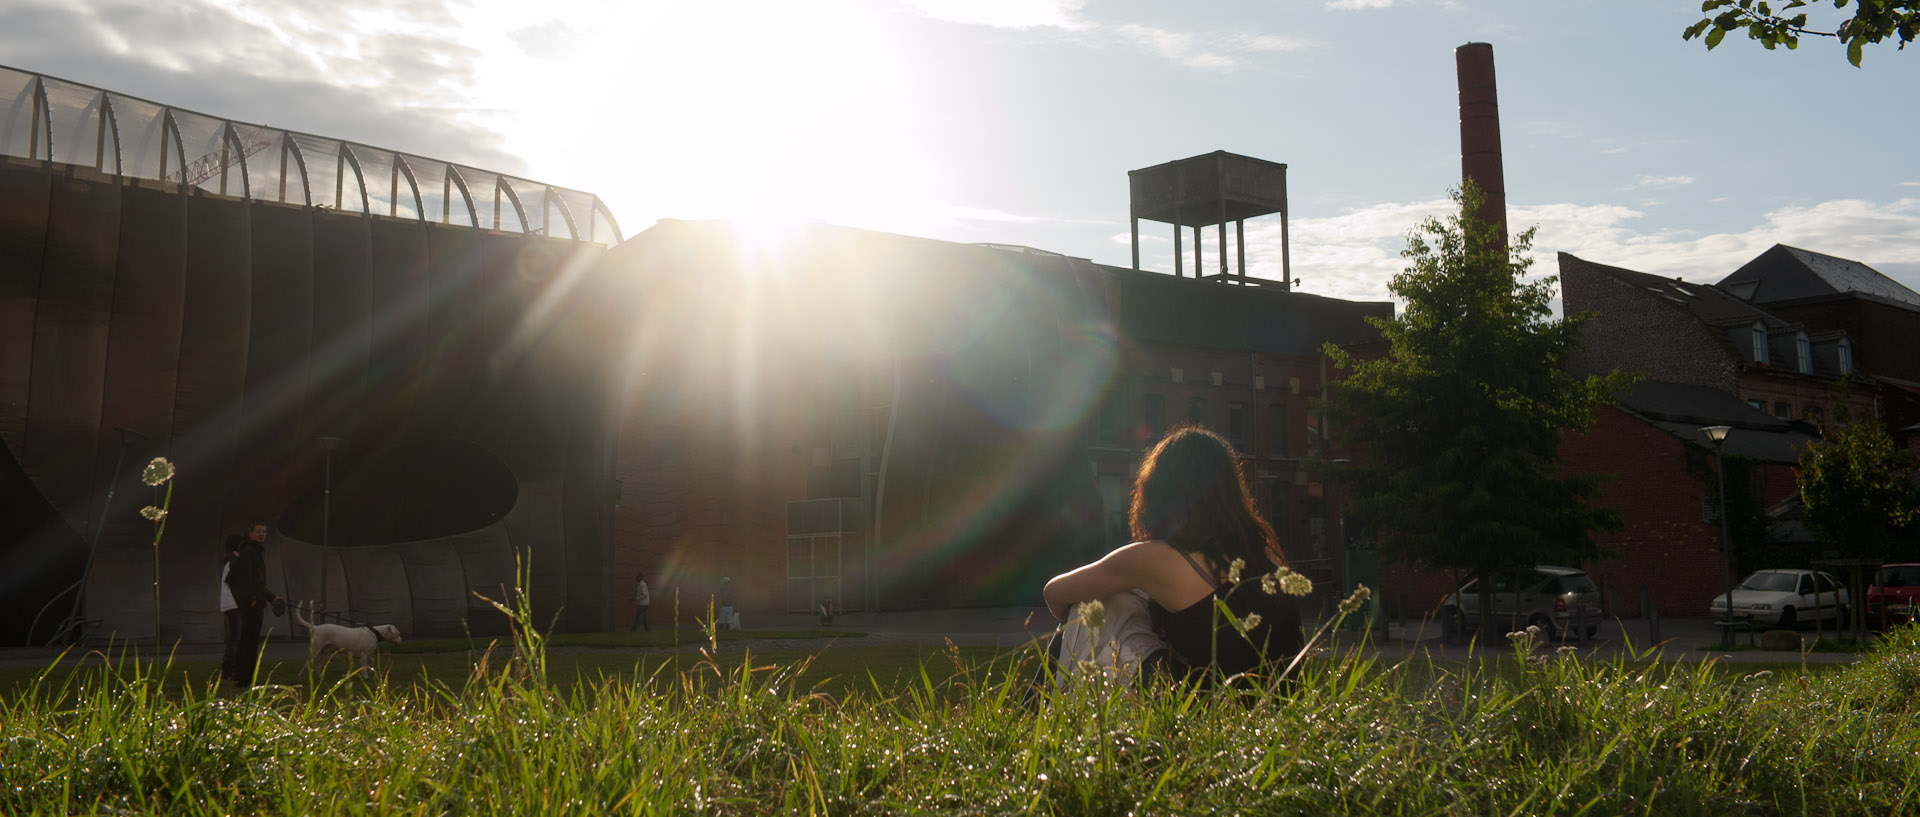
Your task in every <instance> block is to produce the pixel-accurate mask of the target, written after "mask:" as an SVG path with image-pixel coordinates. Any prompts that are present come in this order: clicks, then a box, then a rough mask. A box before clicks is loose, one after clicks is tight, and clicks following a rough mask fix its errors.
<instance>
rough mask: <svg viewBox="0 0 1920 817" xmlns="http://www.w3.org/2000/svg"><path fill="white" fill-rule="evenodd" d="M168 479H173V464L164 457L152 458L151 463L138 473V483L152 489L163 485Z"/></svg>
mask: <svg viewBox="0 0 1920 817" xmlns="http://www.w3.org/2000/svg"><path fill="white" fill-rule="evenodd" d="M170 479H173V463H171V462H168V461H167V458H166V457H154V458H153V462H149V463H147V467H146V468H144V469H142V470H141V471H140V481H141V482H144V483H146V484H148V485H152V486H154V487H159V486H161V485H165V484H167V480H170Z"/></svg>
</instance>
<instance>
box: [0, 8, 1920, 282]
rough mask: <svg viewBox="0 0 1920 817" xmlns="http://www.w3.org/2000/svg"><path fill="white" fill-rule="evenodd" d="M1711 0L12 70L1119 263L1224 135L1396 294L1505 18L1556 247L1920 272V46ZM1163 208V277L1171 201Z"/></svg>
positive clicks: (62, 12)
mask: <svg viewBox="0 0 1920 817" xmlns="http://www.w3.org/2000/svg"><path fill="white" fill-rule="evenodd" d="M1695 8H1697V4H1694V3H1689V2H1652V0H1551V1H1550V2H1549V1H1544V0H1486V1H1485V2H1482V1H1481V0H1331V1H1330V2H1329V1H1328V0H1182V1H1181V2H1166V1H1165V0H1162V1H1161V2H1146V1H1145V0H804V2H803V1H802V0H771V1H769V2H723V1H722V0H682V1H680V2H654V1H653V0H541V2H526V1H525V0H522V2H512V3H505V2H494V0H468V1H465V2H463V1H462V0H406V2H378V1H377V0H333V1H331V2H329V0H168V2H165V3H150V2H146V0H6V2H4V3H0V64H6V65H11V66H13V67H15V68H20V69H24V70H28V71H35V72H40V73H44V74H48V75H52V76H56V77H60V78H64V79H68V80H73V81H76V82H82V83H86V84H90V85H95V86H99V87H104V88H108V89H112V90H115V91H119V92H122V93H127V94H131V95H134V96H140V97H145V98H147V99H151V100H155V101H158V102H163V103H167V104H172V105H177V106H180V107H183V108H189V109H193V110H197V111H201V112H203V113H208V114H214V115H217V116H223V117H228V118H232V119H235V120H239V121H243V122H249V123H256V124H265V125H271V126H275V127H281V128H287V129H292V130H299V131H305V132H309V133H315V134H320V135H325V136H330V137H335V138H340V139H346V140H351V141H356V142H361V143H365V144H371V145H377V146H380V147H385V148H392V149H395V150H401V151H405V152H409V153H415V154H419V155H423V156H428V157H433V158H437V159H442V160H447V161H453V162H458V163H461V164H466V165H471V166H475V167H480V168H485V169H489V170H495V171H500V172H506V173H511V174H514V175H517V176H522V177H525V178H530V179H535V180H539V181H542V182H546V183H550V184H555V185H560V186H563V187H572V188H578V189H582V190H587V191H590V192H593V193H596V194H598V195H599V196H600V197H601V198H602V199H604V200H605V202H606V203H607V205H608V206H609V208H610V209H611V210H612V212H613V213H614V215H615V217H616V218H618V219H619V221H620V225H621V227H622V229H623V230H624V231H625V232H626V233H627V234H628V235H632V234H634V233H637V232H639V231H642V230H645V229H646V228H647V227H648V226H650V225H652V224H653V223H655V222H656V221H658V220H659V219H662V218H738V219H749V220H753V221H756V222H768V221H773V222H778V221H782V220H791V219H811V220H820V221H826V222H831V223H835V224H843V225H847V226H853V227H861V228H867V229H874V230H883V231H888V232H898V233H906V234H910V235H918V236H925V237H930V238H938V239H944V240H950V241H961V242H992V243H1000V244H1019V245H1026V246H1030V247H1035V248H1039V249H1043V250H1049V251H1053V252H1059V253H1064V254H1067V255H1071V256H1078V257H1083V258H1090V259H1092V260H1094V261H1097V262H1101V263H1107V264H1114V265H1119V266H1126V265H1129V264H1130V263H1131V260H1130V249H1129V246H1130V234H1129V226H1128V202H1127V176H1126V173H1127V171H1129V170H1134V169H1138V168H1142V167H1147V166H1150V165H1155V164H1160V163H1162V162H1167V161H1171V160H1175V159H1181V158H1186V157H1189V156H1195V155H1199V154H1203V153H1208V152H1212V151H1215V150H1227V151H1231V152H1234V153H1240V154H1244V155H1247V156H1253V157H1257V158H1261V159H1266V160H1269V161H1274V162H1284V163H1286V164H1287V165H1288V196H1289V201H1290V204H1291V207H1292V212H1291V213H1290V215H1289V219H1290V222H1289V225H1288V226H1289V228H1290V240H1291V242H1290V243H1291V262H1292V269H1293V272H1294V276H1295V277H1296V278H1298V279H1299V289H1300V290H1301V291H1305V292H1312V293H1315V294H1320V295H1328V296H1334V297H1341V298H1353V299H1363V300H1388V299H1390V297H1391V296H1390V295H1389V293H1388V290H1387V282H1388V280H1389V279H1390V278H1391V277H1392V275H1393V274H1394V273H1395V272H1397V271H1399V270H1400V269H1401V267H1402V266H1403V263H1404V262H1403V260H1402V259H1401V258H1400V251H1401V250H1402V249H1404V248H1405V247H1406V243H1407V238H1406V237H1407V233H1408V231H1409V230H1412V229H1414V228H1415V227H1416V226H1417V225H1418V224H1419V223H1420V221H1421V220H1422V219H1424V218H1427V217H1429V216H1434V215H1440V214H1443V213H1444V212H1446V210H1447V207H1448V202H1447V195H1448V191H1449V189H1450V188H1452V187H1454V186H1456V185H1458V183H1459V179H1460V164H1459V154H1460V147H1459V118H1458V88H1457V84H1456V79H1455V73H1454V60H1453V49H1454V48H1455V47H1456V46H1459V45H1461V44H1463V43H1467V42H1487V43H1491V44H1492V45H1493V50H1494V59H1495V63H1496V70H1497V74H1498V82H1499V105H1500V117H1501V131H1502V147H1503V149H1504V153H1505V178H1506V187H1507V196H1508V205H1509V214H1508V220H1509V223H1510V224H1513V225H1515V226H1516V227H1527V226H1537V227H1538V234H1537V236H1536V238H1535V241H1534V251H1533V256H1534V257H1535V258H1536V259H1537V262H1538V263H1537V264H1536V265H1535V267H1534V268H1533V272H1534V273H1536V274H1553V273H1554V272H1555V266H1554V258H1555V254H1556V253H1559V252H1568V253H1572V254H1574V255H1578V256H1580V257H1581V258H1584V259H1587V260H1589V261H1594V262H1598V263H1602V264H1609V265H1613V266H1621V267H1626V268H1629V269H1635V270H1639V271H1643V272H1649V273H1655V274H1660V275H1668V276H1676V277H1680V278H1684V279H1686V280H1689V281H1715V280H1718V279H1720V278H1721V277H1724V276H1725V275H1727V274H1729V273H1731V272H1733V271H1734V270H1735V269H1736V268H1738V267H1739V266H1740V265H1741V264H1743V263H1745V262H1746V261H1748V260H1750V259H1752V258H1753V257H1754V256H1757V255H1759V254H1760V253H1761V252H1762V251H1764V250H1766V249H1767V248H1768V247H1770V246H1772V245H1774V244H1776V243H1784V244H1788V245H1792V246H1796V247H1801V248H1804V249H1809V250H1814V251H1816V252H1823V253H1828V254H1831V255H1837V256H1840V257H1843V258H1850V259H1853V260H1857V261H1861V262H1864V263H1867V264H1869V265H1871V266H1873V267H1875V268H1876V269H1878V270H1880V271H1881V272H1883V273H1885V274H1887V275H1889V276H1891V277H1893V278H1894V279H1896V280H1898V281H1900V282H1902V283H1904V284H1906V285H1907V286H1909V287H1912V288H1914V289H1920V151H1916V150H1915V147H1914V146H1915V145H1916V144H1920V137H1916V133H1920V104H1917V103H1920V92H1916V91H1915V89H1916V88H1920V53H1914V51H1913V50H1912V49H1909V50H1908V51H1906V52H1901V51H1896V50H1894V49H1892V48H1890V47H1880V48H1870V49H1869V50H1868V51H1867V54H1866V59H1865V61H1864V64H1863V67H1862V68H1858V69H1856V68H1854V67H1852V66H1851V65H1849V64H1848V63H1847V61H1846V58H1845V55H1844V50H1843V49H1842V48H1840V47H1839V46H1837V45H1836V44H1834V43H1833V42H1832V41H1831V40H1817V39H1808V40H1806V41H1804V42H1803V44H1802V45H1801V47H1800V48H1799V49H1798V50H1796V51H1787V50H1785V49H1781V50H1778V51H1773V52H1768V51H1765V50H1763V49H1761V48H1760V47H1759V46H1758V45H1757V44H1754V43H1751V42H1749V41H1747V40H1745V39H1744V38H1740V37H1738V36H1737V35H1736V36H1734V37H1729V38H1728V39H1727V40H1726V42H1725V43H1723V44H1722V45H1721V46H1720V47H1719V49H1717V50H1715V51H1713V52H1712V53H1709V52H1708V51H1707V50H1706V49H1705V47H1704V46H1703V45H1702V44H1701V43H1700V42H1699V41H1692V42H1686V41H1683V40H1682V39H1681V36H1680V34H1681V31H1682V30H1683V29H1684V28H1685V27H1686V26H1687V25H1688V24H1689V23H1691V22H1693V21H1694V20H1695V19H1698V16H1699V15H1698V13H1697V12H1694V11H1691V9H1695ZM1813 12H1814V20H1813V22H1814V24H1815V25H1819V24H1821V23H1823V22H1828V21H1830V20H1831V19H1832V17H1831V14H1832V12H1831V9H1826V8H1824V4H1816V7H1815V8H1814V9H1813ZM1822 15H1825V17H1823V16H1822ZM1205 232H1206V233H1207V236H1206V242H1207V243H1206V248H1205V253H1206V256H1207V258H1208V264H1209V265H1212V264H1214V263H1217V261H1216V260H1215V259H1217V256H1216V255H1215V252H1216V249H1215V248H1214V247H1213V246H1212V244H1211V242H1212V232H1213V231H1212V230H1207V231H1205ZM1142 233H1143V234H1142V247H1143V249H1142V253H1143V257H1142V265H1143V266H1144V267H1146V268H1148V269H1157V270H1163V271H1170V270H1171V268H1172V228H1171V227H1170V226H1168V225H1163V224H1156V223H1151V222H1143V225H1142ZM1279 236H1280V224H1279V220H1278V217H1272V216H1270V217H1266V218H1262V219H1255V220H1252V221H1249V222H1248V223H1247V242H1248V246H1247V253H1248V260H1249V266H1250V267H1251V271H1252V272H1253V273H1254V274H1256V275H1262V276H1266V277H1274V278H1277V277H1279V269H1280V239H1279ZM1189 252H1190V250H1189Z"/></svg>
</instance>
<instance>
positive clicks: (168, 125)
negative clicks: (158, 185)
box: [160, 106, 187, 184]
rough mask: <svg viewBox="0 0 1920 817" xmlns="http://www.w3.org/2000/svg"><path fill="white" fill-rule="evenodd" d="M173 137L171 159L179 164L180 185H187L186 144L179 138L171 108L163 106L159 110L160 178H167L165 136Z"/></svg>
mask: <svg viewBox="0 0 1920 817" xmlns="http://www.w3.org/2000/svg"><path fill="white" fill-rule="evenodd" d="M168 135H172V136H173V158H174V160H175V161H177V162H179V163H180V183H181V184H186V183H187V142H186V140H185V139H182V138H181V137H180V123H179V121H178V120H176V119H174V116H173V108H172V107H171V106H163V107H162V108H161V109H160V178H161V180H163V181H164V180H166V178H167V136H168Z"/></svg>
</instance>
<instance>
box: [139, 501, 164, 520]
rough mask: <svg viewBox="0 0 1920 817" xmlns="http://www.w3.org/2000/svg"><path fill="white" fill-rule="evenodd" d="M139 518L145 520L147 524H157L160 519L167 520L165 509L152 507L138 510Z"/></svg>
mask: <svg viewBox="0 0 1920 817" xmlns="http://www.w3.org/2000/svg"><path fill="white" fill-rule="evenodd" d="M140 516H141V518H143V519H145V520H147V521H148V522H158V521H160V520H162V519H165V518H167V509H166V508H156V507H154V506H152V505H148V506H147V507H144V508H141V509H140Z"/></svg>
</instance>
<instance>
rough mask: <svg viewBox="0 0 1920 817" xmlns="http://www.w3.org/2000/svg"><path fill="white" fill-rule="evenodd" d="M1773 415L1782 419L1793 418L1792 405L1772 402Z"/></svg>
mask: <svg viewBox="0 0 1920 817" xmlns="http://www.w3.org/2000/svg"><path fill="white" fill-rule="evenodd" d="M1773 416H1775V417H1778V418H1780V419H1782V420H1791V419H1793V407H1792V406H1789V405H1787V404H1785V403H1774V404H1773Z"/></svg>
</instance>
